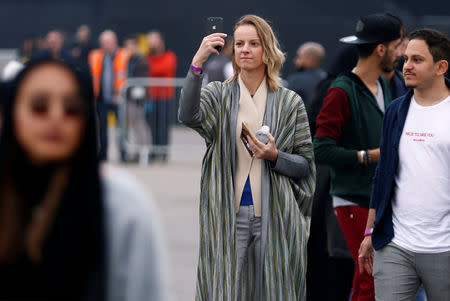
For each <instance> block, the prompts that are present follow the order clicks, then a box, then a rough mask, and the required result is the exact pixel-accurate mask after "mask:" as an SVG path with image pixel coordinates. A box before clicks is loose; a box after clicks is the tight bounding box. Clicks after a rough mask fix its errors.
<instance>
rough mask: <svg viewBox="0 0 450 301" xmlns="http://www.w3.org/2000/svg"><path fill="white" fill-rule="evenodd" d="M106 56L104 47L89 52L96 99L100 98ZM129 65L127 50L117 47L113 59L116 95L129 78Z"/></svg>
mask: <svg viewBox="0 0 450 301" xmlns="http://www.w3.org/2000/svg"><path fill="white" fill-rule="evenodd" d="M104 56H105V52H104V51H103V50H102V49H94V50H92V51H91V52H90V53H89V65H90V67H91V73H92V80H93V86H94V96H95V99H98V97H99V94H100V87H101V78H102V70H103V57H104ZM127 65H128V54H127V52H126V51H125V50H124V49H122V48H119V49H117V51H116V54H115V56H114V61H113V72H114V75H113V78H114V93H115V94H116V95H118V94H119V92H120V90H121V89H122V87H123V86H124V85H125V82H126V80H127Z"/></svg>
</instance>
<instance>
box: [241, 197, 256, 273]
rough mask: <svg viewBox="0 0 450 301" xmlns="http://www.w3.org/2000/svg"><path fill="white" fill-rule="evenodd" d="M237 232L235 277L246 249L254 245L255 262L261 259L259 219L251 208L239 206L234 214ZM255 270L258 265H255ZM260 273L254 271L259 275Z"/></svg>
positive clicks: (242, 261)
mask: <svg viewBox="0 0 450 301" xmlns="http://www.w3.org/2000/svg"><path fill="white" fill-rule="evenodd" d="M236 231H237V277H238V279H239V276H240V275H241V270H242V265H243V263H244V259H245V256H246V255H247V251H248V248H249V247H250V245H251V244H255V249H254V250H255V260H256V262H259V261H260V259H261V217H255V211H254V209H253V206H241V207H239V212H238V213H237V214H236ZM256 266H257V268H258V267H259V265H256ZM260 272H261V271H258V270H257V271H256V273H257V274H259V273H260Z"/></svg>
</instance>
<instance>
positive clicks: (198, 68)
mask: <svg viewBox="0 0 450 301" xmlns="http://www.w3.org/2000/svg"><path fill="white" fill-rule="evenodd" d="M191 69H192V71H194V72H199V73H202V71H203V68H202V67H197V66H194V65H191Z"/></svg>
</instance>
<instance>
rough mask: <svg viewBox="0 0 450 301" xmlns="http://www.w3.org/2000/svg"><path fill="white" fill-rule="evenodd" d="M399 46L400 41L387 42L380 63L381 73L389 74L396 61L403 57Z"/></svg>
mask: <svg viewBox="0 0 450 301" xmlns="http://www.w3.org/2000/svg"><path fill="white" fill-rule="evenodd" d="M401 44H402V40H401V39H397V40H394V41H391V42H389V44H388V46H387V47H386V52H385V53H384V56H383V58H382V59H381V63H380V66H381V70H383V72H391V71H393V70H394V69H395V65H396V64H397V61H398V59H399V58H400V57H401V56H402V55H403V53H401V51H402V48H401V47H400V46H401Z"/></svg>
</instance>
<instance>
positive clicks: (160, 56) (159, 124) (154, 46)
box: [147, 31, 177, 161]
mask: <svg viewBox="0 0 450 301" xmlns="http://www.w3.org/2000/svg"><path fill="white" fill-rule="evenodd" d="M147 39H148V43H149V48H150V54H149V55H148V58H147V62H148V66H149V77H167V78H174V77H175V71H176V69H177V57H176V55H175V53H174V52H173V51H171V50H166V46H165V41H164V37H163V36H162V34H161V33H160V32H159V31H150V32H149V34H148V35H147ZM148 94H149V98H150V101H152V103H153V106H152V111H151V112H150V114H148V115H147V121H148V123H149V125H150V128H151V130H152V142H153V151H152V153H151V155H150V158H151V159H161V160H162V161H167V152H168V145H169V121H170V112H171V110H170V108H171V104H172V101H173V99H174V97H175V87H174V86H163V87H156V86H152V87H150V88H149V90H148Z"/></svg>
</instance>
